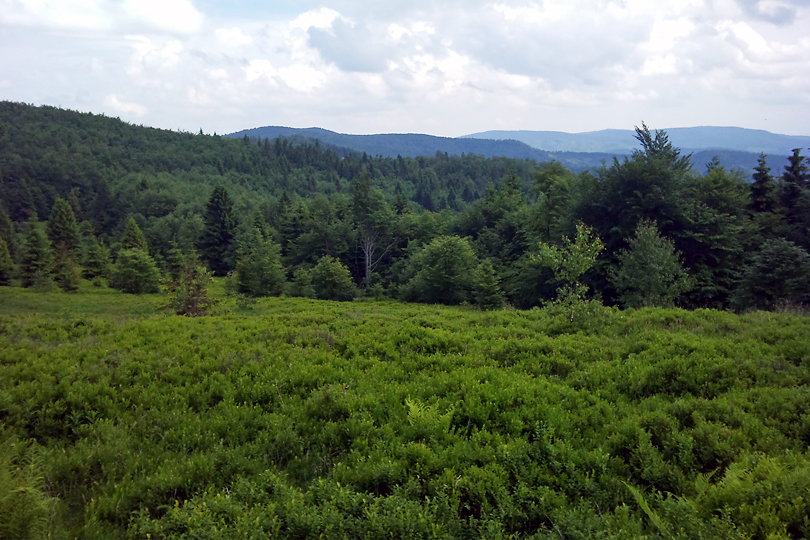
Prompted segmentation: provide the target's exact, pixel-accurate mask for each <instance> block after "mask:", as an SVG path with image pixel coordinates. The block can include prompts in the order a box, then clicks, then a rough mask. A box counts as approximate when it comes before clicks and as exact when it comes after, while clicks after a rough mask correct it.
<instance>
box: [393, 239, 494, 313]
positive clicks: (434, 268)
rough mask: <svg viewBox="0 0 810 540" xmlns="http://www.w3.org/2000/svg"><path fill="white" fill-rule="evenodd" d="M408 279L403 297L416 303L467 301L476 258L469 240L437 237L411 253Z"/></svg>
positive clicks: (457, 302) (472, 282)
mask: <svg viewBox="0 0 810 540" xmlns="http://www.w3.org/2000/svg"><path fill="white" fill-rule="evenodd" d="M409 266H410V274H411V276H412V277H411V278H410V279H409V280H408V282H407V283H405V285H404V286H403V291H402V294H403V297H404V298H405V299H407V300H413V301H417V302H439V303H442V304H460V303H462V302H465V301H468V300H469V299H470V292H471V291H472V288H473V285H474V280H473V274H474V271H475V269H476V267H477V266H478V257H476V255H475V251H473V248H472V245H471V244H470V241H469V240H468V239H466V238H461V237H458V236H440V237H438V238H435V239H433V240H432V241H431V242H430V243H428V244H427V245H426V246H424V247H423V248H421V249H420V250H419V251H417V252H416V253H414V254H413V256H412V257H411V259H410V262H409Z"/></svg>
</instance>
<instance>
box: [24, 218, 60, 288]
mask: <svg viewBox="0 0 810 540" xmlns="http://www.w3.org/2000/svg"><path fill="white" fill-rule="evenodd" d="M52 269H53V251H52V250H51V243H50V242H49V241H48V237H47V235H46V234H45V231H44V230H43V227H42V226H41V224H40V223H38V222H30V223H29V224H28V231H27V232H26V234H25V241H24V244H23V249H22V256H21V260H20V278H21V281H22V286H23V287H31V286H33V285H35V284H37V283H38V282H43V281H47V280H50V274H51V270H52Z"/></svg>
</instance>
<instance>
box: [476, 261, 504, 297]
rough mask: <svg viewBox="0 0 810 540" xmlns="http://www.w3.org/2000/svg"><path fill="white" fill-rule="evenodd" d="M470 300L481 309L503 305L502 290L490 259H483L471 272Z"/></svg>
mask: <svg viewBox="0 0 810 540" xmlns="http://www.w3.org/2000/svg"><path fill="white" fill-rule="evenodd" d="M472 300H473V303H475V305H477V306H478V307H480V308H481V309H498V308H500V307H503V302H504V298H503V291H501V286H500V280H499V279H498V275H497V274H496V273H495V267H494V266H492V261H490V260H489V259H485V260H483V261H481V263H480V264H479V265H478V266H477V267H476V268H475V272H474V273H473V287H472Z"/></svg>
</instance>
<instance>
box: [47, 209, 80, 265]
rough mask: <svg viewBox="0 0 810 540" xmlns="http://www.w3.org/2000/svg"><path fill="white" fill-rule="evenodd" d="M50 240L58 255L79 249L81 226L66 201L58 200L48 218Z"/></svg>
mask: <svg viewBox="0 0 810 540" xmlns="http://www.w3.org/2000/svg"><path fill="white" fill-rule="evenodd" d="M47 232H48V238H49V239H50V241H51V245H52V246H53V248H54V250H55V251H56V253H58V254H59V255H60V256H61V255H62V254H64V253H71V254H72V253H73V252H75V251H77V249H78V247H79V225H78V223H77V222H76V215H75V214H74V213H73V209H72V208H71V206H70V203H68V202H67V201H66V200H65V199H62V198H57V199H56V202H54V203H53V208H52V209H51V215H50V217H49V218H48V226H47Z"/></svg>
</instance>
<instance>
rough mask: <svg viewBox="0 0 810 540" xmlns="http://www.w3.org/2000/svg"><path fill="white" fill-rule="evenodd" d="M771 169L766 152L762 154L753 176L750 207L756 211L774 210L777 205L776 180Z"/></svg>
mask: <svg viewBox="0 0 810 540" xmlns="http://www.w3.org/2000/svg"><path fill="white" fill-rule="evenodd" d="M770 171H771V169H770V167H768V165H767V162H766V156H765V154H760V155H759V159H758V160H757V166H756V167H755V168H754V174H753V176H752V177H751V178H752V179H753V182H752V183H751V206H750V208H751V210H752V211H754V212H773V211H774V208H775V206H776V182H775V181H774V179H773V177H772V176H771V172H770Z"/></svg>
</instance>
